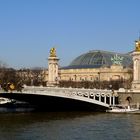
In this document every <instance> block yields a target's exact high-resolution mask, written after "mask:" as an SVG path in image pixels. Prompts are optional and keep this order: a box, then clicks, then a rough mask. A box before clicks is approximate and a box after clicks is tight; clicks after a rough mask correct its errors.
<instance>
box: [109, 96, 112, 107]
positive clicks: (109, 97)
mask: <svg viewBox="0 0 140 140" xmlns="http://www.w3.org/2000/svg"><path fill="white" fill-rule="evenodd" d="M111 98H112V97H111V94H110V96H109V105H111V104H112V103H111Z"/></svg>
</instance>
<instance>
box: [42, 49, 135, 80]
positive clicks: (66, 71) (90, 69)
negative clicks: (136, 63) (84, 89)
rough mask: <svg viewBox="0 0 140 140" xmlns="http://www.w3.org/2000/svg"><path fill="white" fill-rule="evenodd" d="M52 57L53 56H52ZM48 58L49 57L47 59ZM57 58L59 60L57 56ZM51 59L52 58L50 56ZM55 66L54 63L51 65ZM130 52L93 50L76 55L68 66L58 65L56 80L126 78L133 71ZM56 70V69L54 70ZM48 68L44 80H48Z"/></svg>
mask: <svg viewBox="0 0 140 140" xmlns="http://www.w3.org/2000/svg"><path fill="white" fill-rule="evenodd" d="M53 58H54V57H53ZM49 60H50V57H49V59H48V61H49ZM57 60H59V59H58V58H57ZM51 61H52V58H51ZM53 67H55V65H54V66H53ZM132 67H133V62H132V57H131V53H127V54H121V53H116V52H108V51H101V50H93V51H89V52H87V53H84V54H82V55H80V56H78V57H76V58H75V59H74V60H73V61H72V62H71V63H70V64H69V65H68V66H66V67H59V68H58V75H56V77H55V80H56V81H95V80H100V81H110V80H119V79H121V80H128V79H131V78H132V77H133V76H132V73H133V69H132ZM55 71H57V70H55ZM48 73H49V72H48V70H46V71H45V81H46V82H47V81H48V78H49V77H48Z"/></svg>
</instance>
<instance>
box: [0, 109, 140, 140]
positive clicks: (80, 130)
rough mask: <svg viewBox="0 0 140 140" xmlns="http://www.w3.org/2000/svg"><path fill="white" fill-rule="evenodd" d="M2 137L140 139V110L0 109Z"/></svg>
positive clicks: (0, 139) (12, 139)
mask: <svg viewBox="0 0 140 140" xmlns="http://www.w3.org/2000/svg"><path fill="white" fill-rule="evenodd" d="M0 140H140V114H110V113H94V112H23V111H21V112H20V111H18V112H17V111H10V112H8V111H1V112H0Z"/></svg>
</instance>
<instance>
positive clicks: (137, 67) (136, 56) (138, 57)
mask: <svg viewBox="0 0 140 140" xmlns="http://www.w3.org/2000/svg"><path fill="white" fill-rule="evenodd" d="M132 57H133V82H132V89H138V90H140V40H138V41H136V42H135V51H134V52H133V53H132Z"/></svg>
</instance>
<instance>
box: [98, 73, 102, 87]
mask: <svg viewBox="0 0 140 140" xmlns="http://www.w3.org/2000/svg"><path fill="white" fill-rule="evenodd" d="M100 74H101V73H100V72H98V78H99V89H101V81H100V80H101V79H100Z"/></svg>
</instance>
